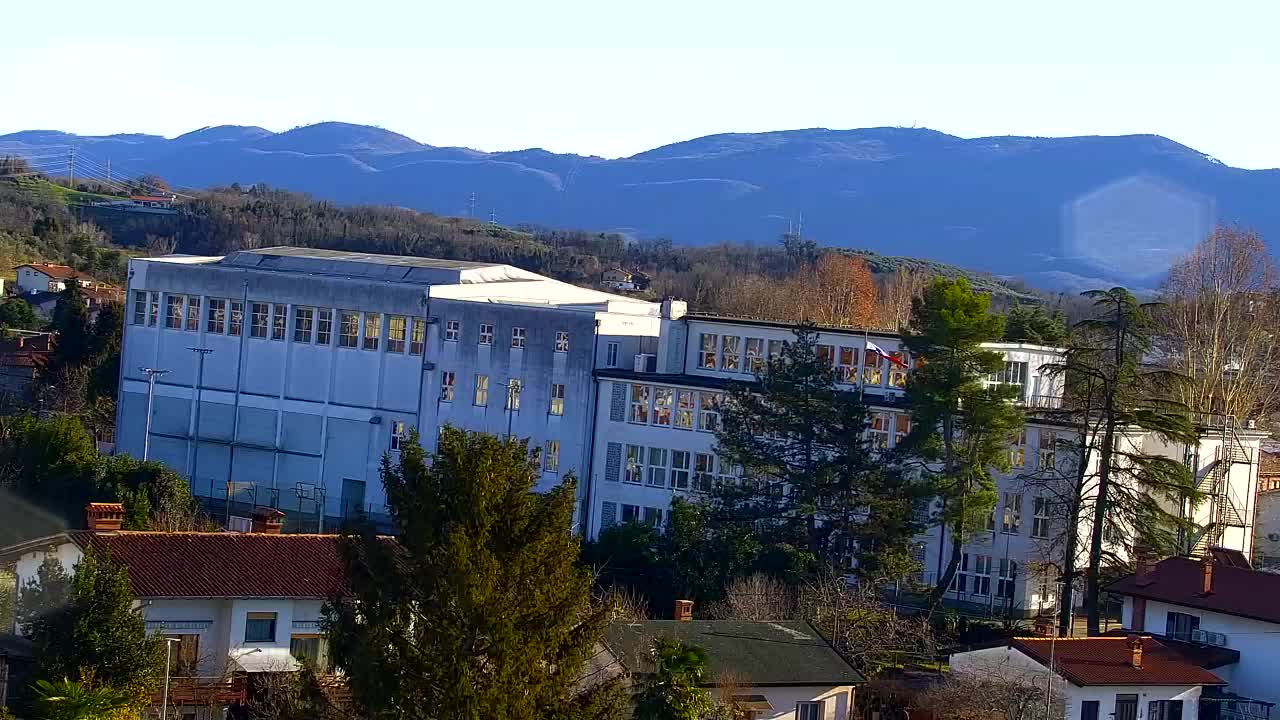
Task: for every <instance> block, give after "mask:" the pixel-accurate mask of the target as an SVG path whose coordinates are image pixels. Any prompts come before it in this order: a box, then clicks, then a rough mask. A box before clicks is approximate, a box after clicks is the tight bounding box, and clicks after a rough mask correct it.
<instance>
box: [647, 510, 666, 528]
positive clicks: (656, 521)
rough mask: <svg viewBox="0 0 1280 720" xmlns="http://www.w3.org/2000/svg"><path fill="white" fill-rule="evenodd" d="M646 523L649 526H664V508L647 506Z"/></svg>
mask: <svg viewBox="0 0 1280 720" xmlns="http://www.w3.org/2000/svg"><path fill="white" fill-rule="evenodd" d="M644 524H645V525H648V526H649V527H656V528H660V527H662V508H653V507H647V508H645V509H644Z"/></svg>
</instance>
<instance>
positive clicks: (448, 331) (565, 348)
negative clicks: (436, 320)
mask: <svg viewBox="0 0 1280 720" xmlns="http://www.w3.org/2000/svg"><path fill="white" fill-rule="evenodd" d="M493 333H494V326H493V323H480V329H479V332H478V333H477V334H476V344H477V345H492V344H493ZM528 337H529V333H528V331H527V330H526V329H525V328H522V327H513V328H511V347H513V348H523V347H524V346H525V342H526V341H527V340H528ZM461 339H462V321H461V320H446V321H445V324H444V341H445V342H459V341H461ZM555 350H556V352H559V353H567V352H569V331H568V330H557V331H556V344H555Z"/></svg>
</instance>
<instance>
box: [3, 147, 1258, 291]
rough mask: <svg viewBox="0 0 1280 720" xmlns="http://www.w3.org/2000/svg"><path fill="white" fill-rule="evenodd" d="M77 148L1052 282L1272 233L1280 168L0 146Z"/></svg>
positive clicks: (689, 240) (1136, 153) (1064, 285)
mask: <svg viewBox="0 0 1280 720" xmlns="http://www.w3.org/2000/svg"><path fill="white" fill-rule="evenodd" d="M72 147H74V148H76V151H77V153H80V155H79V157H80V158H82V159H83V160H85V161H87V162H90V163H93V167H97V168H99V169H100V168H103V167H105V166H106V165H107V161H108V160H109V161H110V163H111V166H112V167H113V168H114V171H113V172H114V173H115V174H116V176H117V177H118V176H120V175H136V174H141V173H154V174H157V175H160V176H161V177H163V178H165V179H166V180H167V181H168V182H169V183H171V184H173V185H174V186H181V187H190V188H203V187H208V186H212V185H228V184H231V183H233V182H239V183H241V184H242V185H245V184H249V183H263V182H264V183H268V184H270V185H272V186H277V187H285V188H288V189H291V190H296V191H301V192H306V193H310V194H313V195H315V196H317V197H321V198H327V199H331V200H333V201H335V202H339V203H372V204H386V205H397V206H404V207H410V208H414V209H418V210H425V211H430V212H434V213H439V214H444V215H467V214H474V215H475V216H477V217H480V218H484V219H487V218H490V217H493V218H494V219H496V220H497V222H499V223H502V224H505V225H516V224H521V223H528V224H535V225H543V226H549V227H560V228H574V229H584V230H596V231H612V232H621V233H626V234H629V235H631V236H635V237H667V238H670V239H671V240H672V241H674V242H676V243H678V244H710V243H717V242H722V241H735V242H749V243H767V242H775V241H776V240H777V239H778V238H779V237H780V236H781V235H782V233H784V232H786V231H787V230H788V228H789V227H791V228H798V229H799V230H800V231H801V232H802V233H803V234H804V235H805V236H807V237H811V238H813V239H815V240H817V241H818V242H819V243H821V244H824V245H833V246H842V247H851V248H863V249H868V250H872V251H875V252H878V253H883V254H889V255H904V256H913V257H921V258H928V259H933V260H939V261H943V262H951V263H956V264H960V265H965V266H969V267H973V268H977V269H981V270H986V271H989V272H992V273H995V274H997V275H1001V276H1011V277H1020V278H1023V279H1025V280H1027V281H1028V282H1029V283H1031V284H1033V285H1038V286H1042V287H1054V288H1060V289H1079V288H1082V287H1094V286H1097V285H1098V284H1099V283H1103V282H1108V283H1110V282H1123V283H1127V284H1130V285H1132V286H1135V287H1143V286H1147V287H1149V286H1151V285H1153V284H1155V283H1156V282H1158V281H1159V279H1160V276H1161V274H1162V273H1163V271H1164V270H1165V269H1167V267H1168V265H1169V262H1170V261H1171V260H1172V259H1173V258H1174V257H1176V256H1177V255H1179V254H1181V253H1183V252H1185V251H1186V250H1187V249H1189V248H1190V246H1191V245H1192V244H1194V243H1195V242H1196V241H1197V240H1198V239H1199V238H1201V237H1203V235H1204V234H1205V233H1207V232H1208V231H1209V230H1210V229H1211V228H1212V227H1213V225H1214V224H1215V223H1222V222H1228V223H1239V224H1242V225H1247V226H1249V227H1252V228H1253V229H1255V230H1257V231H1258V232H1260V233H1262V235H1263V236H1264V237H1268V238H1270V239H1271V242H1272V243H1273V244H1277V245H1280V203H1277V202H1276V200H1277V198H1280V170H1244V169H1239V168H1233V167H1229V166H1227V165H1225V164H1223V163H1221V162H1219V161H1217V160H1215V159H1214V158H1212V157H1210V156H1208V155H1206V154H1204V153H1201V152H1198V151H1196V150H1194V149H1191V148H1188V147H1186V146H1184V145H1180V144H1178V143H1176V142H1174V141H1172V140H1169V139H1167V138H1164V137H1161V136H1158V135H1129V136H1117V137H1106V136H1087V137H1067V138H1037V137H1014V136H1009V137H984V138H972V139H966V138H960V137H956V136H953V135H948V134H945V133H942V132H938V131H935V130H929V129H924V128H867V129H855V130H828V129H807V130H786V131H777V132H764V133H732V134H721V135H711V136H707V137H702V138H697V139H694V140H689V141H686V142H679V143H675V144H672V145H665V146H663V147H659V148H655V149H653V150H649V151H646V152H642V153H639V154H637V155H633V156H631V157H626V158H617V159H607V158H601V157H594V156H583V155H574V154H559V153H553V152H548V151H546V150H541V149H529V150H519V151H513V152H483V151H479V150H472V149H468V148H460V147H437V146H432V145H426V144H423V143H420V142H418V141H416V140H414V139H412V138H409V137H406V136H404V135H400V134H398V133H394V132H391V131H388V130H384V129H381V128H377V127H371V126H365V125H353V124H348V123H337V122H326V123H319V124H316V125H309V126H305V127H299V128H295V129H293V130H289V131H287V132H280V133H275V132H271V131H269V130H266V129H263V128H260V127H251V126H230V125H224V126H218V127H207V128H202V129H200V130H196V131H194V132H190V133H187V134H185V135H181V136H178V137H176V138H172V139H168V138H164V137H160V136H156V135H145V134H123V135H108V136H81V135H74V134H69V133H63V132H58V131H42V130H34V131H23V132H17V133H12V134H9V135H3V136H0V154H15V153H16V154H22V155H27V156H31V157H36V158H49V157H51V156H52V157H56V155H57V153H59V152H64V151H66V150H68V149H70V148H72Z"/></svg>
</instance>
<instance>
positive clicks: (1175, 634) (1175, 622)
mask: <svg viewBox="0 0 1280 720" xmlns="http://www.w3.org/2000/svg"><path fill="white" fill-rule="evenodd" d="M1199 629H1200V618H1199V617H1197V616H1195V615H1188V614H1187V613H1180V612H1171V613H1169V614H1168V615H1166V616H1165V623H1164V634H1165V635H1166V636H1167V637H1171V638H1173V639H1174V640H1186V641H1190V640H1191V633H1192V632H1193V631H1195V630H1199Z"/></svg>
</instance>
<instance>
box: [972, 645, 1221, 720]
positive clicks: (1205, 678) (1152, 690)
mask: <svg viewBox="0 0 1280 720" xmlns="http://www.w3.org/2000/svg"><path fill="white" fill-rule="evenodd" d="M1051 669H1052V670H1051ZM951 672H953V673H969V674H974V675H980V676H982V677H988V678H991V677H996V678H1001V679H1004V680H1010V681H1014V682H1021V683H1026V684H1028V685H1033V686H1035V687H1039V688H1044V689H1045V690H1046V691H1050V690H1051V691H1052V692H1054V693H1056V694H1058V695H1060V696H1061V697H1062V699H1063V701H1064V702H1065V706H1066V718H1067V720H1198V718H1199V717H1200V705H1201V703H1200V699H1201V696H1202V694H1203V693H1204V691H1205V690H1206V688H1217V687H1220V686H1222V685H1225V684H1226V681H1225V680H1223V679H1222V678H1221V677H1220V676H1218V674H1216V673H1215V672H1213V671H1210V670H1208V669H1206V668H1205V667H1203V666H1202V664H1201V663H1200V662H1199V660H1198V659H1197V658H1195V657H1193V656H1189V655H1188V654H1187V653H1184V652H1183V651H1182V650H1181V649H1179V648H1175V647H1172V646H1169V645H1166V644H1165V643H1162V642H1160V641H1158V640H1156V639H1155V638H1153V637H1151V636H1149V635H1136V634H1134V635H1128V636H1106V637H1090V638H1057V639H1054V638H1044V637H1016V638H1012V639H1010V640H1009V641H1008V642H1007V643H1005V644H1002V645H1000V646H997V647H991V648H985V649H979V650H970V651H968V652H961V653H956V654H954V655H952V656H951Z"/></svg>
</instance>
